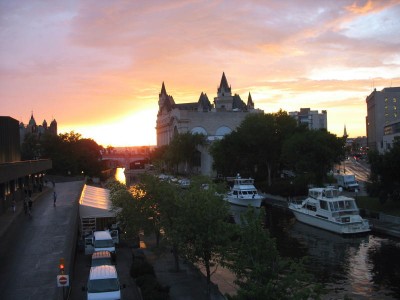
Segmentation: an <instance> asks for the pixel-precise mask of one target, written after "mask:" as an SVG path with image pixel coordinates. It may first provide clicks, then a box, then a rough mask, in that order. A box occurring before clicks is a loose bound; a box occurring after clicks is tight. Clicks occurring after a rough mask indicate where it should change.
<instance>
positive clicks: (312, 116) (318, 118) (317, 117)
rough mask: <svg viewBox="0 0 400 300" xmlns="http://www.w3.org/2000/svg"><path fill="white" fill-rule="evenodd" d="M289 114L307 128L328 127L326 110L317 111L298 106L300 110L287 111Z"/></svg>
mask: <svg viewBox="0 0 400 300" xmlns="http://www.w3.org/2000/svg"><path fill="white" fill-rule="evenodd" d="M289 116H291V117H293V118H295V119H296V120H297V123H298V124H299V125H302V124H304V125H306V126H307V127H308V129H328V118H327V113H326V110H322V111H321V113H318V110H311V109H310V108H300V111H292V112H289Z"/></svg>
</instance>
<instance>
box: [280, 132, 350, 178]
mask: <svg viewBox="0 0 400 300" xmlns="http://www.w3.org/2000/svg"><path fill="white" fill-rule="evenodd" d="M344 142H345V141H344V139H343V138H338V137H336V135H334V134H331V133H329V132H327V131H326V130H305V131H300V132H296V133H294V134H293V135H292V136H291V137H290V138H288V139H286V140H285V142H284V145H283V149H282V156H281V159H282V161H283V162H284V163H285V165H286V166H287V167H288V168H290V169H292V170H294V171H295V172H296V173H297V174H300V175H301V174H307V175H308V176H309V180H310V183H315V184H322V183H323V182H324V179H326V177H327V173H328V172H329V171H330V170H332V167H333V165H334V164H335V163H339V162H340V161H341V160H342V159H343V157H344Z"/></svg>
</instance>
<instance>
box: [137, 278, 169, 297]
mask: <svg viewBox="0 0 400 300" xmlns="http://www.w3.org/2000/svg"><path fill="white" fill-rule="evenodd" d="M136 284H137V286H138V287H140V290H141V292H142V296H143V299H144V300H150V299H151V300H168V299H169V287H168V286H167V287H163V286H162V285H161V284H160V283H159V282H158V281H157V278H156V277H155V276H154V275H151V274H146V275H143V276H140V277H138V278H136Z"/></svg>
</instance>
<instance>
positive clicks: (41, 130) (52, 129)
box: [19, 113, 57, 144]
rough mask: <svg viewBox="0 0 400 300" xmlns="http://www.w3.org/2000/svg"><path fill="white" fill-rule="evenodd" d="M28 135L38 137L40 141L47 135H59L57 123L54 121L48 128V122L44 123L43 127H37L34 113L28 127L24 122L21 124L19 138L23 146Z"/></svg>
mask: <svg viewBox="0 0 400 300" xmlns="http://www.w3.org/2000/svg"><path fill="white" fill-rule="evenodd" d="M28 133H29V134H34V135H37V136H38V138H39V139H40V137H41V136H42V135H43V134H45V133H50V134H52V135H57V121H56V120H55V119H53V121H51V123H50V126H47V122H46V120H44V121H43V123H42V125H37V124H36V121H35V118H34V117H33V113H32V114H31V118H30V120H29V122H28V124H27V125H26V126H25V124H24V123H23V122H20V123H19V137H20V143H21V144H22V143H23V142H24V139H25V136H26V135H27V134H28Z"/></svg>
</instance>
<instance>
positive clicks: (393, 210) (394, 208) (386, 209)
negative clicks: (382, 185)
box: [357, 196, 400, 217]
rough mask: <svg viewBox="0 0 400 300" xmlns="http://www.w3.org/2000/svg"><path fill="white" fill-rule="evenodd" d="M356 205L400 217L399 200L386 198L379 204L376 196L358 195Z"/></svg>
mask: <svg viewBox="0 0 400 300" xmlns="http://www.w3.org/2000/svg"><path fill="white" fill-rule="evenodd" d="M357 205H358V207H359V208H364V209H367V210H369V211H373V212H382V213H384V214H387V215H392V216H399V217H400V202H395V201H391V200H387V201H386V203H384V204H381V203H380V202H379V199H378V198H376V197H368V196H358V197H357Z"/></svg>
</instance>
